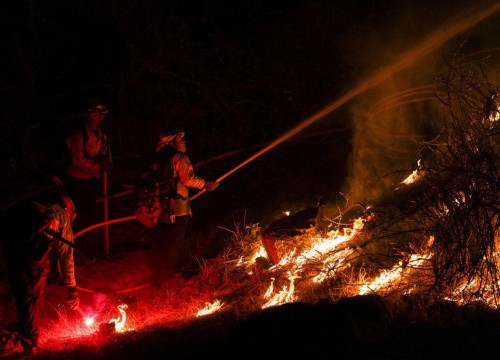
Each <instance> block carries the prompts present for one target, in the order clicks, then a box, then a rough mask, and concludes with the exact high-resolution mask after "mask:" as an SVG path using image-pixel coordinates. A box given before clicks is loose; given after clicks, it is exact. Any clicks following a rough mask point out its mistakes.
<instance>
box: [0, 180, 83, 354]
mask: <svg viewBox="0 0 500 360" xmlns="http://www.w3.org/2000/svg"><path fill="white" fill-rule="evenodd" d="M74 210H75V208H74V205H73V203H72V201H71V200H70V199H69V198H68V197H67V196H65V195H64V194H63V193H61V191H60V188H59V187H54V186H53V185H52V184H51V185H50V187H47V186H42V187H39V189H38V190H37V191H35V192H34V193H32V194H31V195H30V196H29V197H28V198H27V199H23V200H21V201H17V202H15V203H14V204H13V205H11V206H9V207H8V208H7V209H6V210H5V211H4V212H3V213H2V217H1V238H2V243H3V248H4V256H5V261H6V264H7V273H8V277H9V283H10V286H11V290H12V293H13V295H14V299H15V301H16V309H17V319H18V328H19V334H20V335H21V344H22V346H23V348H24V349H25V350H26V351H31V350H32V349H33V347H34V346H36V345H37V342H38V326H37V319H38V317H39V315H40V311H41V301H42V299H43V296H44V293H45V289H46V287H47V285H48V277H49V273H50V269H51V265H54V266H58V267H59V269H60V270H61V275H62V282H61V283H62V284H64V285H65V286H67V289H68V298H67V301H68V305H69V307H70V308H71V309H72V310H77V309H78V306H79V298H78V293H77V288H76V281H75V276H74V260H73V251H72V250H73V249H72V248H69V247H68V246H67V245H64V244H60V243H59V242H58V241H56V240H55V239H54V238H52V237H51V236H50V235H48V234H46V233H45V231H46V230H47V229H51V230H54V231H57V232H59V233H60V234H61V235H62V236H65V237H66V238H67V239H68V240H72V230H71V219H72V218H74V216H75V211H74ZM51 254H54V255H53V257H54V258H56V259H57V262H58V263H57V264H55V263H52V264H51Z"/></svg>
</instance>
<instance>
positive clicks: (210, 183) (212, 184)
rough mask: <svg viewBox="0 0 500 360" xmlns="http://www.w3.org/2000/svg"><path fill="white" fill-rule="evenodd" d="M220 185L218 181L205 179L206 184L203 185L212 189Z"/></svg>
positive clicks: (207, 188) (206, 188)
mask: <svg viewBox="0 0 500 360" xmlns="http://www.w3.org/2000/svg"><path fill="white" fill-rule="evenodd" d="M217 186H219V183H218V182H217V181H205V186H204V187H203V188H204V189H205V190H208V191H212V190H215V189H216V188H217Z"/></svg>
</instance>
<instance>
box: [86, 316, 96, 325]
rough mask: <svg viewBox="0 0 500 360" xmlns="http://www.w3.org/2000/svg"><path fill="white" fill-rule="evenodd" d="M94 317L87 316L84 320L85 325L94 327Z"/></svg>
mask: <svg viewBox="0 0 500 360" xmlns="http://www.w3.org/2000/svg"><path fill="white" fill-rule="evenodd" d="M94 321H95V320H94V318H93V317H86V318H85V319H84V320H83V322H84V324H85V325H87V327H92V325H94Z"/></svg>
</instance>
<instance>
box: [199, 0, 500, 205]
mask: <svg viewBox="0 0 500 360" xmlns="http://www.w3.org/2000/svg"><path fill="white" fill-rule="evenodd" d="M498 10H500V2H498V1H497V2H495V3H494V4H492V5H490V6H488V7H487V8H485V9H484V8H483V9H482V10H481V11H479V12H477V13H475V14H473V15H469V16H465V17H462V18H461V19H459V20H458V21H456V22H455V23H454V24H453V25H452V26H450V27H449V28H448V29H447V31H443V30H436V31H435V32H434V33H432V34H431V35H430V36H428V37H427V38H426V39H425V40H424V41H422V42H421V43H420V44H419V45H417V46H416V47H415V48H414V49H412V50H409V51H407V52H406V53H404V54H403V55H402V56H401V57H400V58H399V59H398V60H396V61H395V62H394V63H392V64H390V65H389V66H387V67H385V68H382V69H380V70H378V71H377V72H375V73H374V74H373V75H371V76H369V77H368V78H367V79H366V80H365V81H363V82H361V83H360V84H359V85H358V86H356V87H355V88H353V89H351V90H349V91H348V92H347V93H346V94H345V95H344V96H342V97H341V98H339V99H338V100H335V101H334V102H333V103H331V104H330V105H328V106H327V107H326V108H324V109H323V110H321V111H319V112H317V113H316V114H314V115H313V116H311V117H309V118H308V119H306V120H304V121H302V122H301V123H300V124H298V125H297V126H296V127H294V128H293V129H291V130H289V131H288V132H286V133H284V134H283V135H281V136H280V137H279V138H277V139H276V140H274V141H273V142H271V143H270V144H269V145H268V146H266V147H265V148H263V149H262V150H260V151H258V152H257V153H255V154H254V155H252V156H251V157H249V158H248V159H246V160H245V161H243V162H242V163H241V164H239V165H238V166H236V167H235V168H233V169H232V170H230V171H228V172H227V173H225V174H224V175H222V176H221V177H219V178H218V179H217V181H218V182H221V181H222V180H224V179H225V178H227V177H228V176H229V175H231V174H233V173H234V172H236V171H238V170H239V169H241V168H242V167H243V166H245V165H247V164H248V163H250V162H252V161H253V160H255V159H257V158H258V157H259V156H261V155H263V154H265V153H266V152H268V151H269V150H271V149H272V148H274V147H275V146H277V145H279V144H281V143H282V142H283V141H285V140H287V139H289V138H290V137H292V136H294V135H296V134H297V133H299V132H300V131H302V130H303V129H305V128H306V127H308V126H309V125H311V124H313V123H315V122H316V121H318V120H320V119H322V118H324V117H325V116H326V115H328V114H330V113H331V112H333V111H334V110H336V109H337V108H339V107H340V106H342V105H343V104H345V103H346V102H347V101H349V100H351V99H352V98H354V97H355V96H357V95H359V94H361V93H362V92H364V91H366V90H368V89H370V88H372V87H373V86H375V85H378V84H380V83H381V82H383V81H385V80H387V79H388V78H390V77H391V76H392V75H394V74H395V73H397V72H399V71H401V70H403V69H405V68H407V67H409V66H410V65H412V64H413V63H414V62H415V61H417V60H418V59H420V58H422V57H424V56H425V55H427V54H429V53H430V52H432V51H434V50H436V49H437V48H439V47H441V46H442V45H443V44H444V43H445V42H446V41H447V40H449V39H450V38H452V37H454V36H455V35H457V34H459V33H461V32H462V31H464V30H466V29H468V28H470V27H471V26H473V25H475V24H477V23H478V22H480V21H482V20H484V19H486V18H488V17H490V16H491V15H493V14H494V13H495V12H497V11H498ZM467 13H468V14H469V13H470V11H468V12H467ZM205 191H206V190H202V191H200V192H198V193H197V194H195V195H193V196H192V197H191V200H194V199H196V198H197V197H198V196H200V195H201V194H203V193H204V192H205Z"/></svg>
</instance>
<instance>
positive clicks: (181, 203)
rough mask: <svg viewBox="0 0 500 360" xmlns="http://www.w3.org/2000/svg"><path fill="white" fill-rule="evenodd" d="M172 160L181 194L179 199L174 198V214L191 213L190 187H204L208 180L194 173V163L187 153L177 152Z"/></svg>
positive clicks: (176, 182) (176, 187) (176, 186)
mask: <svg viewBox="0 0 500 360" xmlns="http://www.w3.org/2000/svg"><path fill="white" fill-rule="evenodd" d="M170 161H171V164H172V169H173V170H174V171H173V175H174V181H175V189H176V192H177V194H179V195H180V197H179V198H178V199H172V201H173V209H174V214H175V216H182V215H191V205H190V202H189V190H188V188H193V189H203V187H204V186H205V182H206V181H205V180H204V179H202V178H200V177H198V176H196V175H195V174H194V170H193V165H191V161H190V160H189V157H188V156H187V155H186V154H183V153H179V152H178V153H175V155H174V156H172V158H171V160H170Z"/></svg>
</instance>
